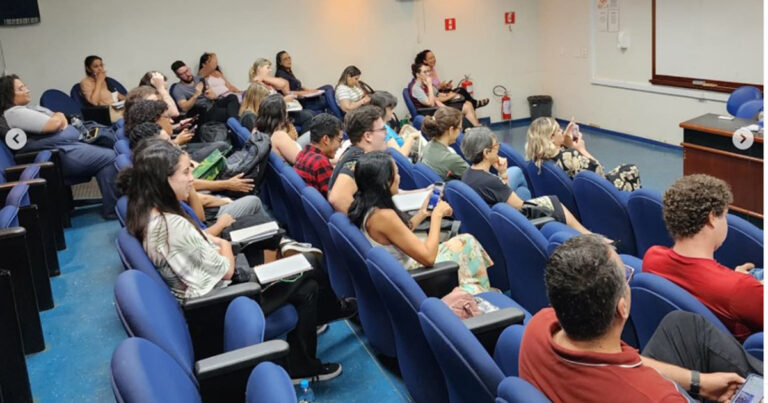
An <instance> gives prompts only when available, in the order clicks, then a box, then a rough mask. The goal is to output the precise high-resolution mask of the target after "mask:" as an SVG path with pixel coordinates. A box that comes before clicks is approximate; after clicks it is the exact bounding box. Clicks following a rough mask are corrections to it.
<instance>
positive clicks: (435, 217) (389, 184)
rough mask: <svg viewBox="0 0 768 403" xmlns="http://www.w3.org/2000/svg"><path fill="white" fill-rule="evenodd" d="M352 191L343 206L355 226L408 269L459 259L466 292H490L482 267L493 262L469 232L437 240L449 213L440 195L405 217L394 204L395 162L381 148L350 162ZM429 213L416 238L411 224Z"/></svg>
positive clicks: (485, 271)
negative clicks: (422, 234)
mask: <svg viewBox="0 0 768 403" xmlns="http://www.w3.org/2000/svg"><path fill="white" fill-rule="evenodd" d="M355 183H356V184H357V193H355V199H354V201H353V202H352V205H351V206H350V207H349V219H350V221H352V223H353V224H355V225H356V226H358V227H359V228H360V230H361V231H362V232H363V235H365V237H366V238H368V240H369V241H370V242H371V244H372V245H373V246H381V247H383V248H385V249H387V250H389V251H390V253H392V256H394V257H395V258H397V259H398V260H399V261H400V263H402V264H403V266H404V267H405V268H406V269H408V270H413V269H416V268H418V267H421V266H433V265H434V264H435V263H439V262H444V261H453V262H456V263H458V264H459V273H458V274H459V287H460V288H461V289H463V290H464V291H467V292H468V293H470V294H478V293H482V292H487V291H491V285H490V282H489V280H488V272H487V270H488V267H490V266H492V265H493V261H492V260H491V258H490V256H488V253H486V251H485V249H483V246H482V245H480V242H478V241H477V239H475V238H474V237H473V236H472V235H470V234H459V235H457V236H455V237H453V238H451V239H448V240H447V241H445V242H440V224H441V221H442V218H443V217H448V216H450V215H451V214H453V210H452V209H451V206H450V205H449V204H448V203H446V202H445V201H443V200H439V201H437V202H436V203H434V208H433V209H432V211H428V209H427V206H428V204H429V201H430V198H427V199H426V200H425V201H424V204H423V205H422V207H421V209H419V211H418V212H417V213H416V214H414V215H413V216H412V217H410V218H408V217H407V216H406V215H405V214H404V213H403V212H401V211H400V210H398V209H397V207H396V206H395V203H394V202H393V201H392V195H394V194H397V192H398V185H399V184H400V175H399V174H398V172H397V166H396V165H395V162H394V161H393V160H392V157H390V156H389V154H388V153H387V152H384V151H374V152H369V153H366V154H365V155H363V156H362V157H361V158H360V160H359V161H358V162H357V165H356V166H355ZM427 218H429V219H430V220H431V221H430V226H429V232H428V233H427V238H426V239H420V238H419V237H417V236H416V234H414V233H413V229H414V228H416V227H417V226H418V225H419V224H421V223H422V222H423V221H424V220H426V219H427Z"/></svg>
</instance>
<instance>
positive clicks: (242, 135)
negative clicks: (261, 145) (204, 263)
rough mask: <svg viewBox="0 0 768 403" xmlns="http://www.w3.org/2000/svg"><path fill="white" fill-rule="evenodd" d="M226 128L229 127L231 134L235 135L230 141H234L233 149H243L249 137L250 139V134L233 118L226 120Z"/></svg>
mask: <svg viewBox="0 0 768 403" xmlns="http://www.w3.org/2000/svg"><path fill="white" fill-rule="evenodd" d="M227 126H229V128H230V129H231V130H232V132H233V133H235V135H234V136H232V140H234V143H235V144H233V145H234V146H235V148H236V149H240V148H243V145H244V144H245V142H246V141H248V138H249V137H251V132H250V131H248V129H246V128H245V127H243V125H241V124H240V122H239V121H238V120H237V119H235V118H229V119H227Z"/></svg>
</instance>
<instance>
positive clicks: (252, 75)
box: [248, 58, 315, 132]
mask: <svg viewBox="0 0 768 403" xmlns="http://www.w3.org/2000/svg"><path fill="white" fill-rule="evenodd" d="M270 73H272V62H270V61H269V60H267V59H264V58H259V59H256V61H255V62H253V65H251V68H250V70H249V71H248V80H250V82H252V83H260V84H261V85H263V86H264V87H266V88H267V90H269V94H270V95H271V94H278V93H279V94H280V95H282V96H283V100H284V101H285V102H286V104H289V105H290V106H291V108H289V109H291V110H290V111H289V112H288V114H289V115H290V116H291V119H292V120H293V123H294V124H295V125H296V126H299V127H301V128H302V130H301V131H302V132H304V131H306V130H307V129H308V128H309V121H310V120H311V119H312V117H313V116H315V113H314V112H313V111H310V110H307V109H303V108H302V106H301V104H299V102H298V101H296V94H294V93H293V92H292V91H291V86H290V84H289V83H288V80H286V79H284V78H279V77H273V76H271V75H270ZM294 101H295V103H294ZM294 108H295V109H294Z"/></svg>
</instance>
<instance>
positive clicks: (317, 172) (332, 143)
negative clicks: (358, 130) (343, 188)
mask: <svg viewBox="0 0 768 403" xmlns="http://www.w3.org/2000/svg"><path fill="white" fill-rule="evenodd" d="M309 139H310V143H309V144H307V146H306V147H304V149H303V150H301V152H299V154H298V155H297V156H296V163H295V164H294V165H293V169H295V170H296V172H298V174H299V176H301V178H302V179H304V182H306V183H307V185H309V186H312V187H313V188H315V189H317V190H318V191H319V192H320V193H322V195H323V197H327V196H328V180H329V179H331V174H332V173H333V166H332V165H331V160H330V159H331V158H333V157H334V155H336V150H338V149H339V146H341V121H340V120H339V119H338V118H336V117H335V116H333V115H329V114H327V113H321V114H319V115H316V116H315V117H313V118H312V120H311V121H310V124H309Z"/></svg>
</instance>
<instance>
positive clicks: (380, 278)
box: [365, 247, 530, 402]
mask: <svg viewBox="0 0 768 403" xmlns="http://www.w3.org/2000/svg"><path fill="white" fill-rule="evenodd" d="M365 263H366V265H367V266H368V272H369V274H370V276H371V279H372V280H373V284H374V286H375V287H376V289H377V290H378V293H379V296H380V297H381V299H382V301H383V302H384V306H385V307H386V311H387V314H388V315H389V318H390V321H391V324H392V328H393V331H394V336H395V347H396V351H397V357H398V364H399V366H400V372H401V374H402V375H403V380H404V381H405V384H406V386H407V388H408V391H409V392H410V394H411V397H412V398H413V399H414V400H415V401H416V402H430V401H446V398H447V397H448V394H447V389H446V385H445V384H444V382H443V377H442V373H441V371H440V368H439V366H438V364H437V361H436V360H435V357H434V356H433V355H432V352H431V350H430V349H429V345H428V344H427V341H426V339H425V336H424V332H423V331H422V329H421V326H420V325H419V318H418V312H419V307H420V306H421V303H422V302H423V301H424V300H425V299H426V298H427V294H425V291H424V290H422V288H421V287H420V286H423V287H424V288H425V289H429V290H431V291H432V292H431V293H432V294H433V295H432V296H436V297H438V298H440V297H442V296H444V295H446V294H448V293H449V292H450V291H451V290H452V289H453V288H454V287H455V286H456V285H457V283H458V278H457V275H458V273H457V270H458V266H457V265H456V264H455V263H453V262H445V263H448V264H442V265H440V266H439V267H433V268H426V269H419V270H415V271H411V272H409V271H407V270H406V269H405V268H404V267H403V266H402V265H401V264H400V262H398V261H397V259H395V258H394V257H393V256H392V254H391V253H389V251H387V250H386V249H384V248H381V247H377V248H373V249H371V250H370V251H369V252H368V255H367V258H366V261H365ZM430 282H436V283H439V284H436V285H434V286H430V285H429V283H430ZM477 296H478V297H482V298H483V299H485V300H487V301H489V302H491V303H492V304H494V305H496V306H498V307H499V308H509V307H514V308H517V309H519V310H520V311H523V312H524V313H525V315H526V319H527V318H530V314H528V313H527V312H526V311H525V310H524V309H523V308H522V307H521V306H520V305H518V304H516V303H515V302H514V301H512V300H511V299H509V298H508V297H507V296H505V295H504V294H501V293H498V292H485V293H480V294H478V295H477ZM507 319H511V317H510V318H507ZM507 324H508V323H507V322H504V321H501V323H497V324H496V326H497V327H502V328H503V327H506V325H507Z"/></svg>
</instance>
